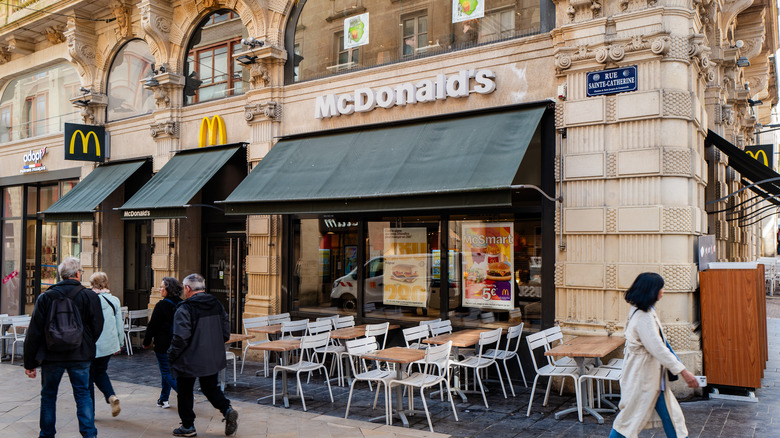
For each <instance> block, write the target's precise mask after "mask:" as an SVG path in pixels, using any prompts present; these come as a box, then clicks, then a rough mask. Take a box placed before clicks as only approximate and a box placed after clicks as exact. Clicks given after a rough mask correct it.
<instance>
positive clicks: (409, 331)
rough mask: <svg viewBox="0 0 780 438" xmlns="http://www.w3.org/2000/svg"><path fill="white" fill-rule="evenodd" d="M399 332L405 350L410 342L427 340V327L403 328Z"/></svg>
mask: <svg viewBox="0 0 780 438" xmlns="http://www.w3.org/2000/svg"><path fill="white" fill-rule="evenodd" d="M401 332H402V333H403V334H404V342H406V347H407V348H409V347H410V346H411V344H412V342H417V341H419V340H421V339H427V338H428V326H427V325H418V326H415V327H409V328H405V329H403V330H401Z"/></svg>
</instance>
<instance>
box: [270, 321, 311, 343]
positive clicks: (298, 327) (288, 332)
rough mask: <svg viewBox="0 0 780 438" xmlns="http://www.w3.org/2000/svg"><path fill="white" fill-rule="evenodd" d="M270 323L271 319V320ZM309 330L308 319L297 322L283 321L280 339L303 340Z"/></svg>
mask: <svg viewBox="0 0 780 438" xmlns="http://www.w3.org/2000/svg"><path fill="white" fill-rule="evenodd" d="M269 323H270V319H269ZM308 329H309V320H308V319H299V320H297V321H283V322H282V333H281V335H280V336H279V339H301V337H303V336H305V335H306V331H307V330H308Z"/></svg>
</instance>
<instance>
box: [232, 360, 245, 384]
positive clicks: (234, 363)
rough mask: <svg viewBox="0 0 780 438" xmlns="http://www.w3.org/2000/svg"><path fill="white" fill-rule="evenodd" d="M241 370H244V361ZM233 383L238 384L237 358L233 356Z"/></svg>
mask: <svg viewBox="0 0 780 438" xmlns="http://www.w3.org/2000/svg"><path fill="white" fill-rule="evenodd" d="M241 368H244V361H243V360H242V361H241ZM233 383H236V356H235V355H233Z"/></svg>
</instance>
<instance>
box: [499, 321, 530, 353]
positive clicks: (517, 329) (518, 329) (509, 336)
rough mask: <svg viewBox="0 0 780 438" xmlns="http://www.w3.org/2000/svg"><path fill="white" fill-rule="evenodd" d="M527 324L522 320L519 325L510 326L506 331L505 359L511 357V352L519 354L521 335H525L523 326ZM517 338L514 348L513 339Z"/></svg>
mask: <svg viewBox="0 0 780 438" xmlns="http://www.w3.org/2000/svg"><path fill="white" fill-rule="evenodd" d="M524 325H525V323H524V322H521V323H520V324H518V325H513V326H512V327H509V330H507V331H506V348H504V351H506V353H507V354H506V356H505V357H504V358H505V359H508V358H509V357H510V353H514V354H517V349H518V348H520V337H521V336H522V335H523V326H524ZM513 339H514V340H515V347H514V348H512V340H513Z"/></svg>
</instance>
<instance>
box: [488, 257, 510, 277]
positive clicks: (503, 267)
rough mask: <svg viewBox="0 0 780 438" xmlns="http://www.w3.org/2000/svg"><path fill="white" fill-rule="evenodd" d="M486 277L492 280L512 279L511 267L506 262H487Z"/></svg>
mask: <svg viewBox="0 0 780 438" xmlns="http://www.w3.org/2000/svg"><path fill="white" fill-rule="evenodd" d="M487 279H488V280H493V281H509V280H511V279H512V267H511V266H509V263H507V262H493V263H490V264H488V269H487Z"/></svg>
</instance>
